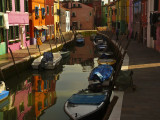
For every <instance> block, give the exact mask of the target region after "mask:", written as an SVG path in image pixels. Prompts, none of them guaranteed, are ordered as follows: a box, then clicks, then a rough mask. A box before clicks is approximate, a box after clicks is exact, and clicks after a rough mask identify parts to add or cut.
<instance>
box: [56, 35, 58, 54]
mask: <svg viewBox="0 0 160 120" xmlns="http://www.w3.org/2000/svg"><path fill="white" fill-rule="evenodd" d="M57 39H58V38H57V37H56V49H57V51H58V48H57Z"/></svg>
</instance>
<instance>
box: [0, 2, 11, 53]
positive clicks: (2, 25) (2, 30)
mask: <svg viewBox="0 0 160 120" xmlns="http://www.w3.org/2000/svg"><path fill="white" fill-rule="evenodd" d="M5 18H6V19H8V14H6V8H5V0H1V1H0V55H3V54H5V53H6V52H7V45H8V44H7V43H8V42H7V29H9V25H8V20H6V19H5Z"/></svg>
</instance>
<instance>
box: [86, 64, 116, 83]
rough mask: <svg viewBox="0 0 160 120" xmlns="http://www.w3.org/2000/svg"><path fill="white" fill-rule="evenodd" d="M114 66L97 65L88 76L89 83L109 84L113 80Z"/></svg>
mask: <svg viewBox="0 0 160 120" xmlns="http://www.w3.org/2000/svg"><path fill="white" fill-rule="evenodd" d="M113 73H114V70H113V67H112V66H110V65H99V66H97V67H95V68H94V69H93V70H92V71H91V73H90V75H89V78H88V81H89V84H95V83H101V84H102V85H103V86H109V85H110V83H111V81H112V80H113Z"/></svg>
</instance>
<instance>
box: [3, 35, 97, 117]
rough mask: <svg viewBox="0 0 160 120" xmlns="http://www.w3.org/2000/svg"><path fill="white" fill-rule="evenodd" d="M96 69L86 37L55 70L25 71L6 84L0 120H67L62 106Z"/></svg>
mask: <svg viewBox="0 0 160 120" xmlns="http://www.w3.org/2000/svg"><path fill="white" fill-rule="evenodd" d="M71 44H72V46H74V45H73V44H74V43H71ZM96 66H97V58H96V55H95V53H94V46H93V43H92V41H90V38H89V37H86V38H85V45H84V46H76V45H75V46H74V47H73V48H72V49H71V54H70V57H69V58H66V59H63V60H62V62H61V65H59V66H58V67H57V68H56V69H55V70H48V71H47V70H46V71H41V72H38V71H32V70H29V71H27V72H24V73H23V74H21V75H20V76H21V77H20V78H18V77H17V76H16V75H15V76H14V77H13V78H11V79H9V80H6V81H5V84H6V87H7V88H8V89H9V91H10V95H9V97H8V99H6V100H5V101H2V102H0V120H16V119H18V120H36V119H38V120H69V117H68V116H67V115H66V114H65V112H64V103H65V102H66V100H67V99H68V98H69V97H71V95H72V94H74V93H76V92H78V91H79V90H81V89H85V88H86V87H87V86H88V76H89V74H90V72H91V70H92V69H93V68H94V67H96Z"/></svg>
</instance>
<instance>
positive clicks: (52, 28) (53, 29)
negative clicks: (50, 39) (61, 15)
mask: <svg viewBox="0 0 160 120" xmlns="http://www.w3.org/2000/svg"><path fill="white" fill-rule="evenodd" d="M52 34H54V25H53V26H52Z"/></svg>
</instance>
